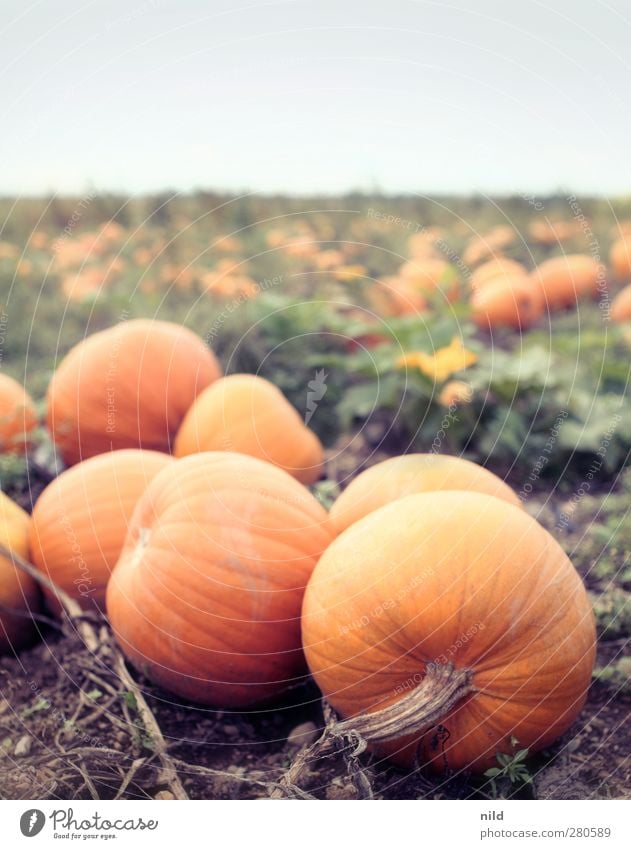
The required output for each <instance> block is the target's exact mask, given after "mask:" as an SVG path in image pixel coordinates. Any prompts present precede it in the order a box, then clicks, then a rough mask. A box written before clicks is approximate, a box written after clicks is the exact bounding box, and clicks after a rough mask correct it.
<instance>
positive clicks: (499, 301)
mask: <svg viewBox="0 0 631 849" xmlns="http://www.w3.org/2000/svg"><path fill="white" fill-rule="evenodd" d="M470 303H471V311H472V315H473V320H474V321H475V323H476V324H477V325H478V327H481V328H483V329H492V328H495V327H512V328H513V329H515V330H525V329H526V328H528V327H530V326H531V325H532V324H534V323H535V322H536V321H537V320H538V319H539V318H540V317H541V313H542V311H543V306H542V300H541V292H540V290H539V289H538V288H537V286H536V285H535V284H534V283H533V281H531V280H530V279H529V278H528V277H522V276H519V277H497V278H495V279H494V280H491V281H490V282H488V283H487V284H486V285H485V286H483V287H482V288H481V289H479V290H478V291H476V292H474V294H473V296H472V297H471V302H470Z"/></svg>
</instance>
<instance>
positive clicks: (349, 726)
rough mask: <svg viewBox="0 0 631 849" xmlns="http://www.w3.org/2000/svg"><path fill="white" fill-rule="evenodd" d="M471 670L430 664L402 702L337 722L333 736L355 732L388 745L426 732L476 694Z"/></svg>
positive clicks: (374, 741)
mask: <svg viewBox="0 0 631 849" xmlns="http://www.w3.org/2000/svg"><path fill="white" fill-rule="evenodd" d="M473 689H474V688H473V685H472V683H471V671H470V670H469V669H456V668H455V666H454V665H453V664H452V663H449V664H440V663H428V664H427V667H426V672H425V676H424V678H423V680H422V681H421V683H420V684H419V685H418V687H415V688H414V689H413V690H411V691H410V692H409V693H407V694H406V695H405V696H404V697H403V698H402V699H399V701H397V702H394V704H391V705H388V707H385V708H381V710H376V711H375V712H374V713H364V714H360V715H359V716H353V717H351V718H350V719H344V720H342V721H341V722H337V723H335V724H334V725H333V727H332V728H331V732H332V733H333V734H334V736H339V735H343V734H348V733H349V732H351V731H354V732H355V733H356V734H359V735H360V736H361V737H362V738H363V739H364V740H366V741H368V742H369V743H387V742H388V741H390V740H398V739H400V738H401V737H406V736H408V735H412V734H419V733H420V732H424V731H427V730H428V729H429V728H432V727H433V726H434V725H436V723H438V722H439V721H440V720H441V719H442V718H443V717H445V716H446V715H447V714H448V713H449V712H450V711H451V710H452V709H453V708H454V707H455V705H456V704H457V703H458V702H459V701H461V699H463V698H464V697H465V696H467V695H468V694H469V693H471V692H473Z"/></svg>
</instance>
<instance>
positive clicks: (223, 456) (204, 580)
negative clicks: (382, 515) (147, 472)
mask: <svg viewBox="0 0 631 849" xmlns="http://www.w3.org/2000/svg"><path fill="white" fill-rule="evenodd" d="M332 538H333V532H332V529H331V527H330V523H329V520H328V516H327V514H326V511H325V510H324V508H323V507H322V506H321V505H320V503H319V502H318V501H317V500H316V499H315V498H314V497H313V496H312V495H311V493H310V492H309V490H307V489H306V488H305V487H303V486H302V485H301V484H300V483H298V481H296V480H295V479H294V478H292V477H291V476H290V475H288V474H287V473H286V472H284V471H282V470H281V469H278V468H276V467H275V466H272V465H271V464H269V463H265V462H264V461H263V460H258V459H256V458H254V457H247V456H245V455H242V454H233V453H230V452H208V453H203V454H198V455H196V456H194V457H186V458H184V459H183V460H178V461H177V462H175V463H173V464H172V465H170V466H169V467H168V468H166V469H164V470H163V471H162V472H160V474H159V475H157V477H156V478H155V479H154V480H153V481H152V482H151V484H150V485H149V487H148V488H147V490H146V492H145V494H144V495H143V496H142V498H141V499H140V501H139V503H138V506H137V508H136V511H135V513H134V516H133V518H132V522H131V525H130V529H129V533H128V536H127V540H126V542H125V546H124V548H123V551H122V553H121V556H120V559H119V561H118V563H117V565H116V567H115V569H114V572H113V574H112V578H111V580H110V583H109V585H108V589H107V612H108V616H109V618H110V622H111V624H112V628H113V630H114V633H115V635H116V638H117V640H118V642H119V644H120V646H121V648H122V650H123V652H124V653H125V655H126V656H127V658H128V659H129V660H130V661H131V662H132V663H133V664H134V665H135V666H136V667H137V668H138V669H140V670H142V671H143V672H144V673H145V674H146V675H147V676H148V677H149V678H151V679H152V680H153V681H155V682H157V683H158V684H160V685H161V686H162V687H164V688H165V689H166V690H169V691H170V692H172V693H174V694H176V695H178V696H181V697H183V698H185V699H189V700H191V701H194V702H198V703H200V704H207V705H213V706H215V707H233V708H238V707H246V706H247V705H251V704H255V703H257V702H260V701H264V700H267V699H271V698H272V697H274V696H276V695H278V694H279V693H281V692H283V691H284V690H285V689H286V688H287V687H289V686H290V685H291V684H292V683H294V682H295V681H296V680H297V679H299V678H301V677H302V676H303V675H304V672H305V667H304V657H303V654H302V649H301V644H300V608H301V603H302V598H303V595H304V588H305V586H306V583H307V581H308V579H309V576H310V575H311V572H312V570H313V568H314V566H315V564H316V562H317V560H318V558H319V557H320V555H321V554H322V552H323V551H324V550H325V548H326V547H327V546H328V545H329V544H330V542H331V540H332Z"/></svg>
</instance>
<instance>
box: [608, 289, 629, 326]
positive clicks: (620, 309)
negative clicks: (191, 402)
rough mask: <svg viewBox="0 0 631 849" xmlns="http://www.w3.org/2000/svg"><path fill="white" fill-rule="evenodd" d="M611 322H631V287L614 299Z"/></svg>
mask: <svg viewBox="0 0 631 849" xmlns="http://www.w3.org/2000/svg"><path fill="white" fill-rule="evenodd" d="M611 320H612V321H615V322H616V323H618V324H622V323H624V322H626V321H631V285H629V286H625V287H624V289H623V290H622V291H621V292H618V294H617V295H616V297H615V298H614V299H613V301H612V304H611Z"/></svg>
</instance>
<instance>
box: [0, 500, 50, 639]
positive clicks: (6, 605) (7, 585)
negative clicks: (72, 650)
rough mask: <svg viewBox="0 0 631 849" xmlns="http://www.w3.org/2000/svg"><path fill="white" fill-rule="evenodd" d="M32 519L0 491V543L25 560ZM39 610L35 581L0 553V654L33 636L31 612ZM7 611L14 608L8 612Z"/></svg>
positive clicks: (38, 595)
mask: <svg viewBox="0 0 631 849" xmlns="http://www.w3.org/2000/svg"><path fill="white" fill-rule="evenodd" d="M30 521H31V518H30V516H29V515H28V513H26V512H25V511H24V510H22V508H21V507H19V506H18V505H17V504H15V502H13V501H11V499H10V498H7V496H6V495H5V494H4V493H3V492H0V542H1V543H2V544H3V545H4V546H6V547H7V548H8V549H10V550H11V551H13V552H15V554H17V555H18V556H19V557H21V558H22V559H23V560H28V557H29V546H28V535H29V524H30ZM39 609H40V592H39V588H38V586H37V584H36V583H35V581H34V580H33V579H32V578H31V577H30V576H29V575H27V574H26V573H25V572H22V571H21V570H20V569H18V568H17V566H15V564H14V563H13V561H12V560H11V559H10V558H8V557H3V556H0V654H6V653H7V652H10V651H17V650H18V649H21V648H24V647H25V646H27V645H29V644H30V643H31V642H32V641H33V638H34V637H35V626H34V623H33V620H32V619H31V618H30V616H29V614H30V613H37V612H38V611H39ZM10 611H14V612H13V613H11V612H10Z"/></svg>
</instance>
